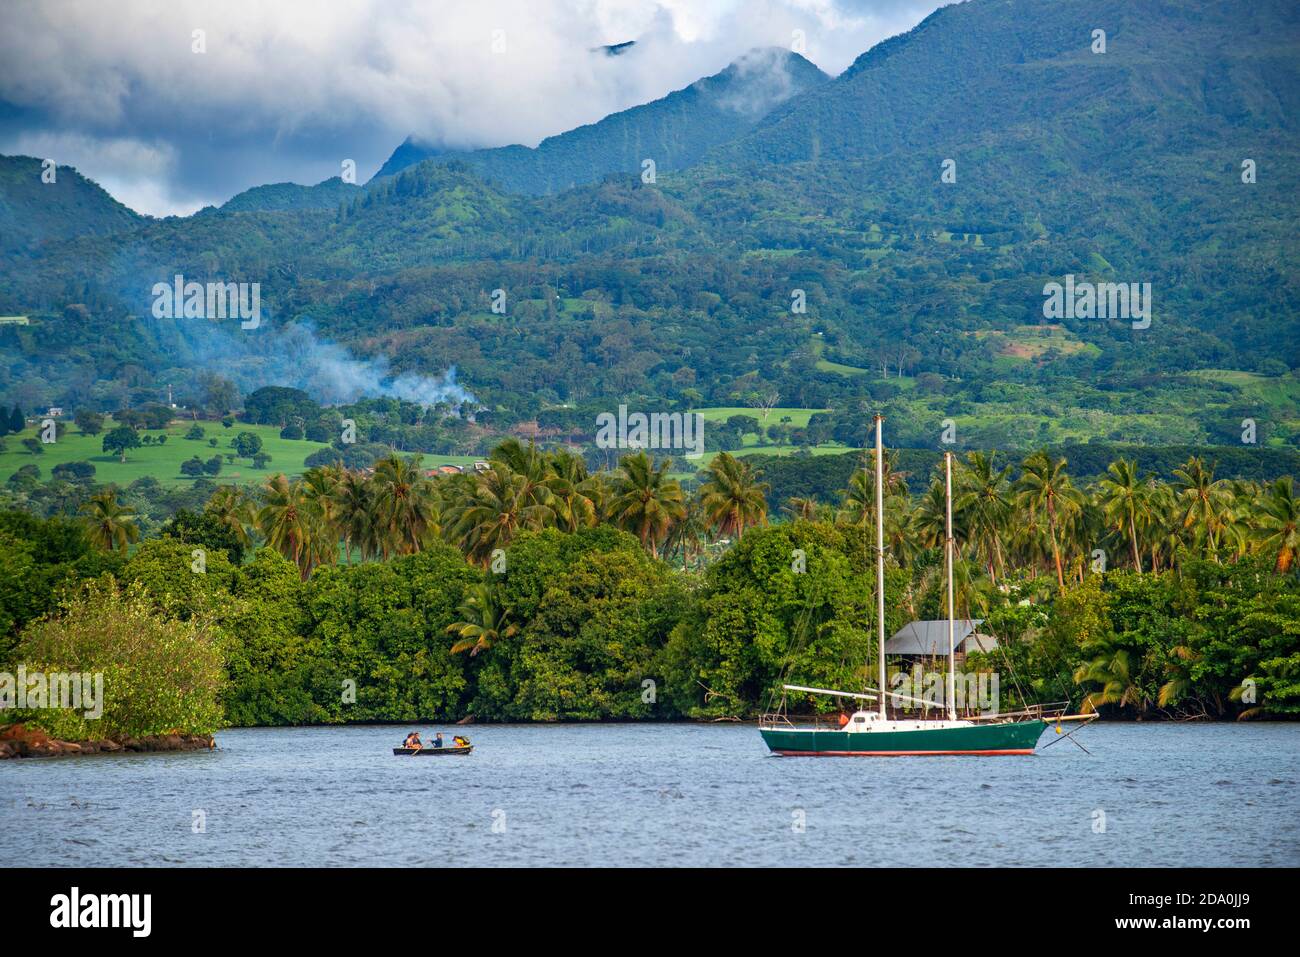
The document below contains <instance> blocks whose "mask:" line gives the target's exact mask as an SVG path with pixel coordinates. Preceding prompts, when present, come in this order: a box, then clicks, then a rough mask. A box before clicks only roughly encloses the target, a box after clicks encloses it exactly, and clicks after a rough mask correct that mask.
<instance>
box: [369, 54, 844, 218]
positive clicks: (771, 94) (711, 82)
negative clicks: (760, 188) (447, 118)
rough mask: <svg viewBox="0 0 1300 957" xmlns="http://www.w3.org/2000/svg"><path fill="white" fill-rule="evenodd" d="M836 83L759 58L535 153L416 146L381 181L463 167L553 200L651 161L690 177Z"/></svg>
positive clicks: (793, 59) (782, 58)
mask: <svg viewBox="0 0 1300 957" xmlns="http://www.w3.org/2000/svg"><path fill="white" fill-rule="evenodd" d="M828 80H829V77H827V75H826V74H825V73H823V72H822V71H821V70H819V69H818V68H817V67H816V66H815V65H813V64H812V63H810V62H809V61H808V60H806V59H805V58H804V57H802V56H800V55H799V54H797V53H792V52H790V51H787V50H781V49H775V48H766V49H759V50H753V51H750V53H748V54H747V55H746V56H744V57H741V58H740V59H739V60H737V61H736V62H735V63H732V64H731V65H730V66H728V67H727V68H726V69H725V70H723V71H722V72H721V73H717V74H715V75H713V76H709V77H705V78H704V79H702V80H697V81H696V82H695V83H692V84H691V85H690V86H688V87H686V88H685V89H682V90H677V91H675V92H673V93H670V94H668V95H667V96H665V97H663V98H662V99H658V100H655V101H653V102H650V103H646V104H643V105H641V106H636V107H632V108H631V109H628V110H623V111H621V112H618V113H614V114H611V115H610V116H607V117H605V118H604V119H602V120H599V121H598V122H595V123H591V124H588V125H586V126H580V127H578V128H577V129H573V130H569V131H568V132H565V133H561V134H559V135H557V136H550V137H547V138H546V139H544V140H542V142H541V143H539V144H538V145H537V146H536V147H535V148H529V147H526V146H504V147H500V148H497V149H484V150H473V151H467V152H444V151H441V150H437V149H428V150H426V149H425V148H423V147H421V146H420V145H419V144H418V143H416V142H414V141H413V140H410V139H408V140H407V141H406V142H404V143H403V144H402V145H401V146H400V147H399V148H398V150H397V151H396V152H394V154H393V155H392V156H391V157H390V158H389V159H388V161H387V162H386V163H385V164H384V166H383V167H382V168H381V169H380V170H379V172H378V173H376V174H375V178H376V179H380V178H383V177H386V176H391V175H393V174H395V173H397V172H400V171H401V170H402V169H404V168H407V167H409V166H412V165H415V164H416V163H419V162H423V161H425V160H427V159H435V160H437V161H438V162H450V161H458V162H461V163H464V164H466V165H467V166H468V167H469V168H471V169H473V170H475V171H476V172H477V173H478V174H479V175H481V176H483V177H484V178H485V179H488V180H491V181H492V182H494V183H496V184H498V185H500V186H501V187H502V188H503V189H506V190H508V191H511V192H520V193H527V194H530V195H545V194H551V193H557V192H562V191H563V190H566V189H572V188H574V187H576V186H580V185H583V184H586V183H594V182H596V181H598V180H599V179H601V178H602V177H603V176H605V175H607V174H609V173H617V172H621V173H632V172H635V173H638V174H639V173H640V172H641V169H642V162H643V161H644V160H646V159H652V160H654V162H655V165H656V168H657V169H658V170H665V171H668V170H675V169H683V168H685V167H688V166H691V165H693V164H694V163H696V162H698V161H699V159H701V158H702V157H703V155H704V154H705V152H707V151H708V150H709V149H710V148H711V147H714V146H717V145H718V144H720V143H725V142H727V141H728V140H731V139H734V138H735V137H737V136H739V135H741V134H742V133H744V132H745V131H747V130H749V129H750V128H752V127H753V126H754V124H755V123H756V122H758V121H759V120H760V119H761V118H762V117H763V115H765V114H766V113H767V112H768V111H769V110H770V109H772V108H773V107H775V106H777V105H778V104H780V103H783V102H788V101H789V100H790V99H792V98H797V97H798V96H799V95H800V94H802V93H804V92H805V91H807V90H810V89H813V88H815V87H817V86H819V85H820V84H822V83H825V82H826V81H828Z"/></svg>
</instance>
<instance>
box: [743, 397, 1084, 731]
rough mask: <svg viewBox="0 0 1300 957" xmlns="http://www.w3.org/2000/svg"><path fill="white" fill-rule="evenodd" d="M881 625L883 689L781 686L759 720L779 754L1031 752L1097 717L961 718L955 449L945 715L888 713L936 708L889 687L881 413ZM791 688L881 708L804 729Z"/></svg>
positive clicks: (948, 532)
mask: <svg viewBox="0 0 1300 957" xmlns="http://www.w3.org/2000/svg"><path fill="white" fill-rule="evenodd" d="M875 421H876V622H877V625H878V629H879V634H878V642H877V644H878V651H879V656H878V657H879V688H877V689H871V688H868V689H866V692H865V693H858V692H846V691H836V690H834V689H829V688H814V687H808V686H806V685H794V684H783V685H782V686H781V692H782V693H781V698H780V703H779V705H778V706H777V707H776V708H775V709H773V710H771V711H769V712H768V713H767V714H764V715H763V716H762V718H760V719H759V732H760V733H761V734H762V736H763V741H764V742H765V743H766V744H767V746H768V748H769V749H771V751H772V752H773V753H775V754H779V755H784V756H809V757H887V756H902V755H940V754H970V755H999V754H1033V753H1034V749H1035V747H1037V744H1038V739H1039V737H1040V736H1041V735H1042V733H1043V732H1044V731H1045V730H1046V729H1047V728H1048V727H1051V726H1052V725H1055V726H1056V730H1057V733H1058V734H1059V733H1060V732H1061V725H1062V723H1063V722H1067V721H1082V722H1085V723H1086V722H1088V721H1091V720H1093V719H1094V718H1096V715H1095V714H1086V715H1066V713H1065V712H1066V711H1067V710H1068V708H1069V702H1057V703H1055V704H1050V705H1033V706H1031V707H1028V708H1025V709H1023V710H1021V711H1015V712H1011V713H1007V714H992V715H969V716H959V715H958V713H957V706H956V694H955V685H956V670H955V668H956V666H955V663H954V651H955V648H954V629H955V624H954V613H953V606H954V595H953V558H954V550H953V536H952V453H951V452H946V453H944V470H945V490H946V496H945V499H946V507H945V512H946V516H945V535H944V550H945V552H946V564H947V573H948V674H947V682H946V689H945V690H946V694H945V697H944V705H945V712H946V713H945V715H944V717H941V718H928V717H919V718H918V717H898V716H895V717H892V718H891V717H890V716H889V714H888V713H887V712H886V708H885V704H886V699H892V700H893V702H894V706H895V708H896V709H898V707H899V705H900V704H901V703H904V702H906V703H907V704H910V705H917V706H922V707H924V708H929V707H933V704H934V703H933V702H926V701H923V700H921V699H918V698H913V697H911V696H909V695H903V694H898V693H896V692H893V691H884V690H883V689H884V688H885V686H886V676H885V519H884V511H885V510H884V440H883V435H882V423H883V421H884V418H883V416H880V415H877V416H876V420H875ZM790 692H796V693H801V694H814V695H829V696H833V697H836V698H840V699H848V700H850V701H859V702H875V707H864V706H859V707H858V709H857V710H855V711H854V712H853V714H852V715H850V716H849V718H848V721H847V723H844V724H843V725H842V727H835V726H829V727H828V726H824V725H820V724H814V725H812V726H811V727H808V726H804V727H800V726H798V725H796V724H795V723H794V721H793V720H791V718H790V717H789V716H788V715H787V713H786V699H787V695H788V694H789V693H790Z"/></svg>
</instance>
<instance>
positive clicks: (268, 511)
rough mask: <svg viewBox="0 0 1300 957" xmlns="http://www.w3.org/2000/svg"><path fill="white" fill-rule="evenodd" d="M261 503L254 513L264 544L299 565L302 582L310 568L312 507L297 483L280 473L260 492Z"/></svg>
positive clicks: (312, 526)
mask: <svg viewBox="0 0 1300 957" xmlns="http://www.w3.org/2000/svg"><path fill="white" fill-rule="evenodd" d="M262 500H263V505H262V507H261V509H259V510H258V513H257V527H258V528H259V529H260V530H261V532H262V536H263V537H264V538H265V539H266V543H267V544H268V545H270V546H271V547H272V548H274V549H275V550H276V551H277V552H279V553H280V554H281V555H283V556H284V557H285V558H287V559H289V560H290V561H291V562H293V563H294V564H295V565H297V566H298V573H299V575H301V576H302V578H303V580H304V581H305V580H306V578H307V576H308V575H309V574H310V573H311V568H312V552H311V544H312V535H313V533H314V532H315V531H316V522H315V520H314V518H313V516H312V508H311V505H310V503H309V502H308V501H307V498H306V496H305V495H304V494H303V489H302V487H301V486H300V485H299V484H298V483H293V484H290V482H289V480H288V479H287V478H285V477H284V476H283V475H280V474H277V475H272V476H271V477H270V478H269V479H267V480H266V486H265V487H264V488H263V491H262Z"/></svg>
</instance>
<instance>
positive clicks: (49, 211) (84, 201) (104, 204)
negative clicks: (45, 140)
mask: <svg viewBox="0 0 1300 957" xmlns="http://www.w3.org/2000/svg"><path fill="white" fill-rule="evenodd" d="M44 162H45V161H44V160H41V159H37V158H35V157H32V156H0V253H3V254H4V255H5V256H6V258H8V257H11V256H12V257H15V258H17V257H21V256H22V255H23V253H24V252H27V251H30V250H32V249H33V247H35V246H36V245H37V244H39V243H42V242H45V241H47V240H57V239H68V238H70V237H75V236H105V235H108V234H110V233H116V232H121V231H122V230H125V229H128V228H130V227H131V226H134V225H136V224H137V223H138V222H140V217H139V216H138V215H136V214H135V213H134V212H132V211H131V210H129V209H127V208H126V207H125V206H123V205H122V204H121V203H119V202H118V201H117V200H115V199H114V198H113V197H112V196H110V195H108V193H106V192H104V190H103V189H101V188H100V187H99V186H98V185H97V184H95V183H93V182H91V181H90V180H88V179H86V178H85V177H84V176H82V175H81V174H79V173H78V172H77V171H76V170H75V169H73V168H72V167H70V166H56V167H54V168H53V169H52V170H50V171H47V170H46V169H45V168H44V166H43V163H44ZM50 175H52V176H53V181H52V182H49V181H47V180H49V177H50Z"/></svg>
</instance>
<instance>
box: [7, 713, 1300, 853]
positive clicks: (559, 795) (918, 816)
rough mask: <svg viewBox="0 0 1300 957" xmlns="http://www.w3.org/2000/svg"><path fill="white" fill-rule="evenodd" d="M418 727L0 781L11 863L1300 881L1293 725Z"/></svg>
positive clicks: (1297, 744) (278, 734)
mask: <svg viewBox="0 0 1300 957" xmlns="http://www.w3.org/2000/svg"><path fill="white" fill-rule="evenodd" d="M405 730H406V729H403V728H383V727H364V728H290V729H248V730H234V731H225V732H222V733H221V734H220V735H218V743H219V745H220V750H219V751H216V752H213V753H196V754H176V755H162V754H159V755H129V756H100V757H86V758H72V759H43V760H31V759H28V760H18V761H4V762H0V817H2V818H3V826H2V827H0V860H3V861H7V862H16V861H21V862H23V863H25V864H29V865H37V866H44V865H253V866H267V865H270V866H276V865H291V864H300V865H312V866H332V865H439V866H448V865H450V866H463V865H475V866H480V865H481V866H497V865H541V864H546V865H584V864H602V865H800V864H815V865H870V864H889V865H904V866H906V865H944V864H955V865H968V866H982V865H1046V864H1052V865H1080V866H1083V865H1155V866H1159V865H1193V866H1202V865H1203V866H1211V865H1213V866H1244V867H1260V866H1265V867H1267V866H1279V865H1296V864H1300V815H1298V814H1297V811H1300V798H1298V797H1297V795H1298V794H1300V791H1298V790H1297V782H1300V725H1297V724H1290V725H1267V724H1245V725H1243V724H1233V725H1227V724H1223V725H1209V724H1205V725H1186V724H1184V725H1129V724H1123V725H1120V724H1115V725H1099V726H1098V725H1094V726H1092V727H1089V728H1086V729H1084V730H1083V731H1081V732H1080V733H1079V734H1078V735H1077V737H1078V738H1079V739H1080V740H1081V741H1083V743H1084V744H1085V745H1087V747H1088V748H1089V750H1091V751H1092V755H1091V756H1089V755H1086V754H1084V753H1083V752H1082V751H1080V750H1078V749H1077V748H1075V747H1073V746H1072V745H1071V744H1070V743H1069V742H1061V743H1060V744H1058V745H1055V746H1053V747H1051V748H1049V749H1047V750H1046V751H1044V752H1042V753H1040V754H1038V755H1036V756H1034V757H1005V758H960V757H936V758H843V759H833V758H820V759H818V758H776V757H770V756H769V755H768V754H767V752H766V749H765V748H764V747H763V744H762V741H761V740H760V739H759V736H758V732H757V730H756V729H755V728H754V727H753V726H749V725H672V726H662V725H658V726H656V725H559V726H484V727H473V728H470V729H468V733H469V735H470V737H471V738H472V739H473V741H474V743H475V745H476V746H477V747H476V750H475V752H474V754H472V755H471V756H469V757H464V758H452V757H444V758H399V757H394V756H393V755H392V752H391V748H392V746H393V745H394V744H396V743H398V742H399V741H400V739H401V737H402V734H403V733H404V731H405ZM443 730H444V731H451V730H453V729H450V728H445V729H443ZM421 731H426V729H424V728H421ZM424 737H425V739H426V740H428V739H429V738H431V737H432V733H431V731H428V732H426V733H425V734H424ZM1052 739H1053V736H1050V733H1049V736H1045V737H1044V739H1043V743H1047V741H1049V740H1052ZM195 810H202V811H203V812H204V815H205V826H206V830H205V831H204V833H194V830H193V827H192V825H193V821H194V811H195ZM1097 811H1101V812H1104V814H1105V825H1106V827H1105V833H1094V820H1100V818H1098V817H1096V815H1095V812H1097ZM799 812H802V819H803V821H804V822H805V825H806V826H805V829H804V830H803V832H802V833H799V832H798V831H797V830H796V828H795V825H796V823H797V820H798V817H799ZM494 825H495V827H494Z"/></svg>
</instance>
